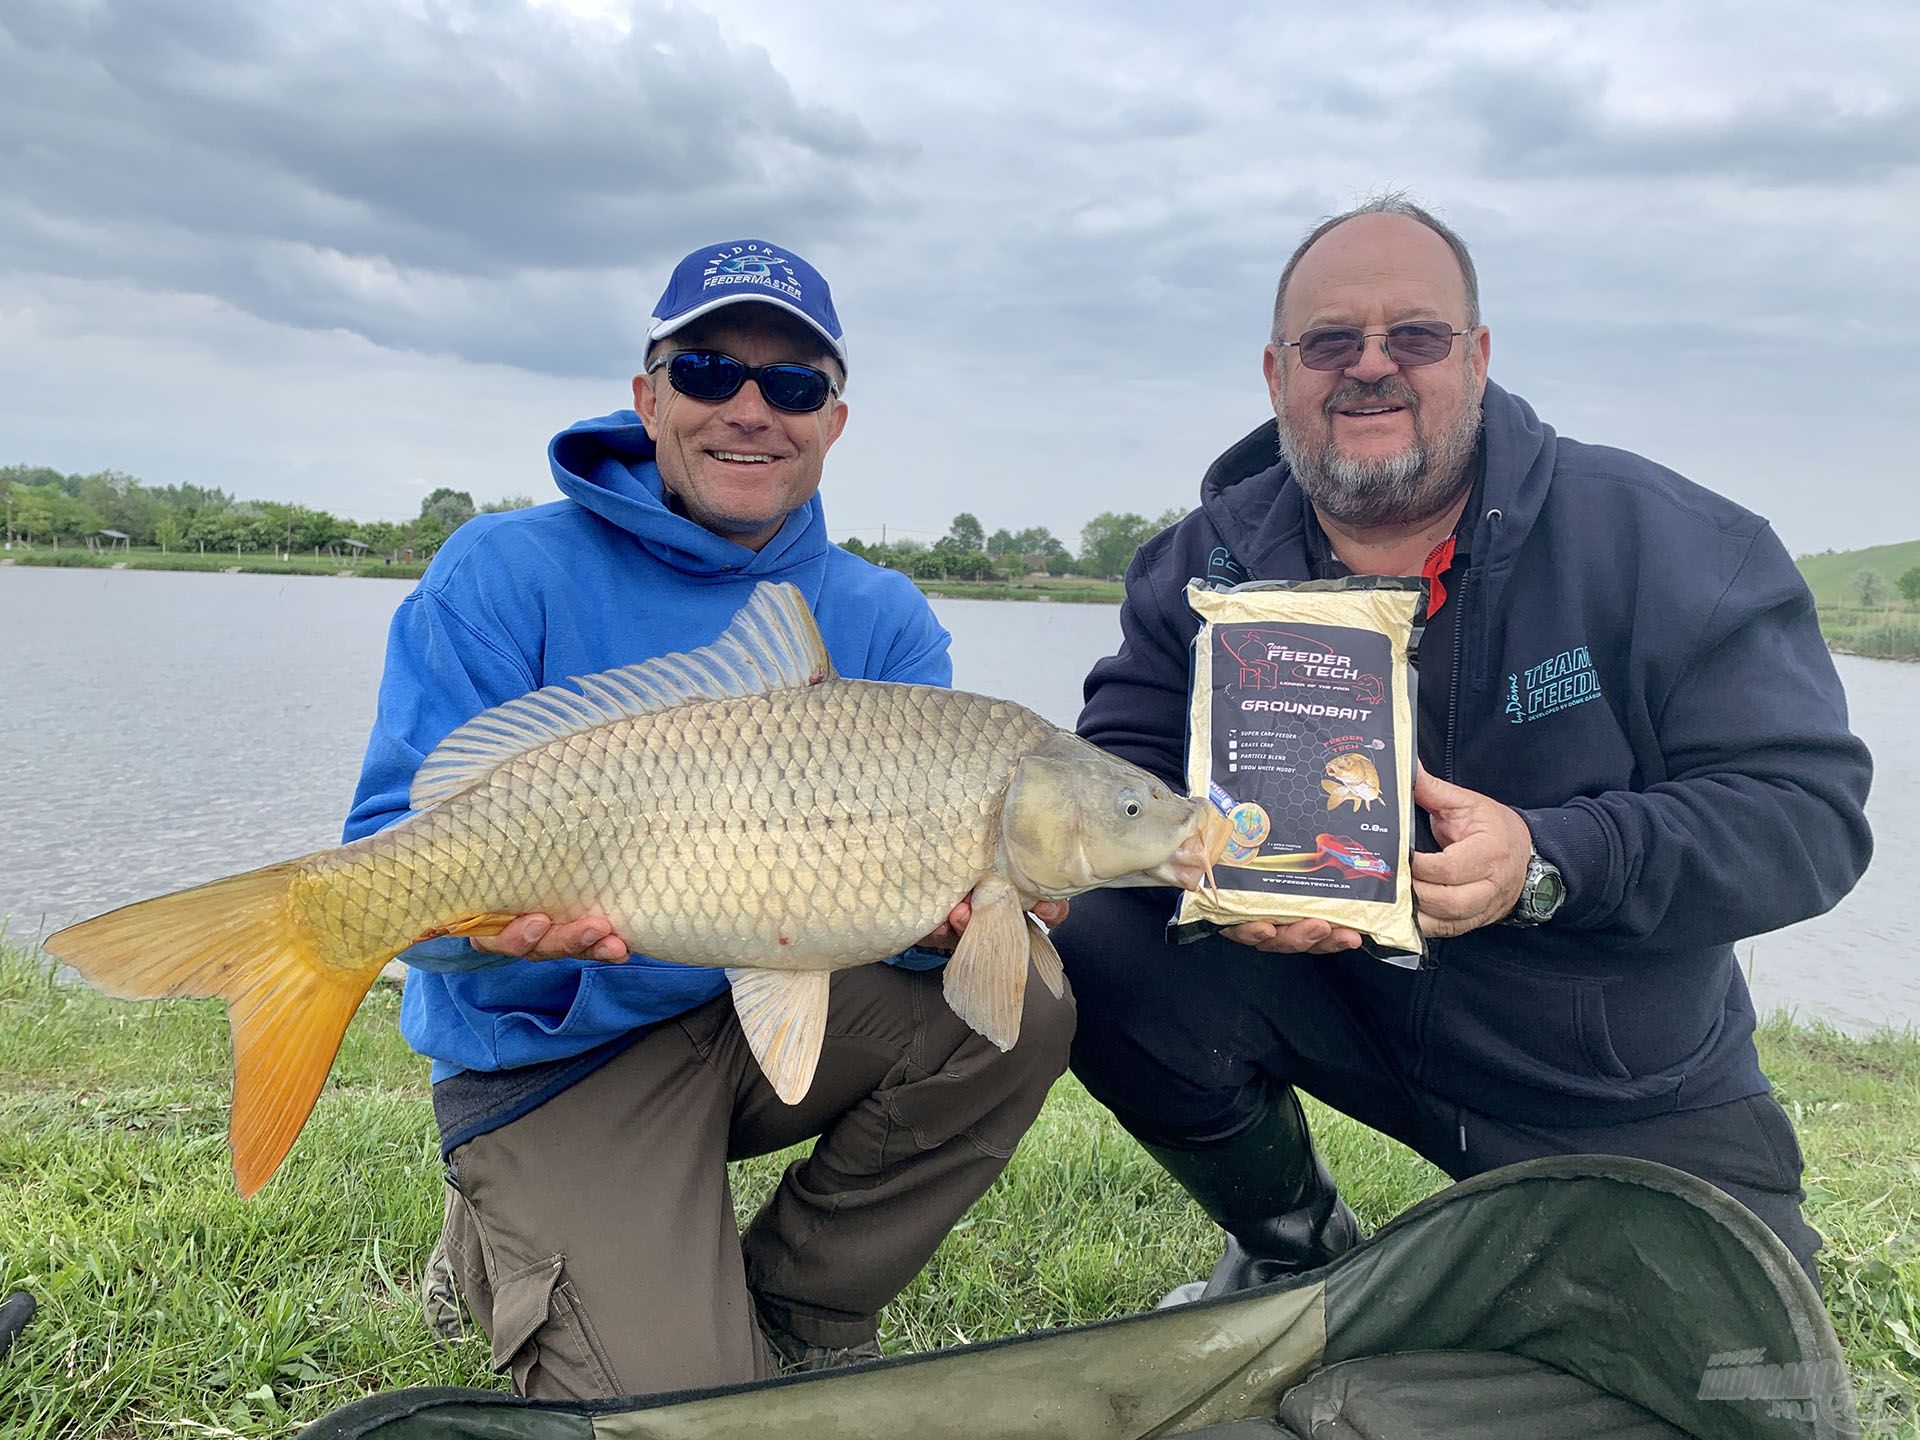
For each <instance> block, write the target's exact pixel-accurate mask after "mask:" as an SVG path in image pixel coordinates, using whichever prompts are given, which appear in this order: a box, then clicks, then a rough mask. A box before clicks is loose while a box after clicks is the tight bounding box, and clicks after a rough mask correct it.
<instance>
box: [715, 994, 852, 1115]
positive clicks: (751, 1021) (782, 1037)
mask: <svg viewBox="0 0 1920 1440" xmlns="http://www.w3.org/2000/svg"><path fill="white" fill-rule="evenodd" d="M831 973H832V972H830V971H827V970H728V971H727V983H728V984H730V985H731V986H732V987H733V1011H734V1014H736V1015H738V1016H739V1017H740V1029H741V1031H742V1032H743V1033H744V1034H745V1035H746V1037H747V1048H748V1049H750V1050H752V1051H753V1058H754V1059H755V1060H758V1061H759V1062H760V1073H761V1074H763V1075H765V1076H766V1077H767V1083H768V1084H769V1085H771V1086H773V1093H774V1094H776V1095H778V1096H779V1097H780V1098H781V1099H782V1100H783V1101H785V1102H786V1103H787V1104H789V1105H798V1104H799V1103H800V1102H801V1101H802V1100H803V1099H805V1098H806V1094H807V1091H808V1089H810V1088H811V1087H812V1085H813V1072H814V1069H815V1067H816V1066H818V1065H819V1063H820V1043H821V1041H822V1040H823V1039H825V1038H826V1033H827V980H828V978H829V976H830V975H831Z"/></svg>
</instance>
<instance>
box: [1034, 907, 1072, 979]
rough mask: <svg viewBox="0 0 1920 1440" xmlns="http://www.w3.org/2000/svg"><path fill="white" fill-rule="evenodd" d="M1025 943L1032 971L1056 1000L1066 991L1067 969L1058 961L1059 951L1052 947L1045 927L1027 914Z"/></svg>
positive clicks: (1051, 941)
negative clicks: (1031, 963) (1030, 951)
mask: <svg viewBox="0 0 1920 1440" xmlns="http://www.w3.org/2000/svg"><path fill="white" fill-rule="evenodd" d="M1027 944H1028V945H1029V946H1030V947H1031V949H1032V953H1033V973H1034V974H1036V975H1038V976H1039V977H1040V983H1041V984H1043V985H1045V986H1046V987H1047V993H1048V994H1049V995H1051V996H1053V998H1054V999H1056V1000H1058V999H1059V998H1060V997H1061V996H1063V995H1065V994H1066V993H1067V970H1066V967H1065V966H1064V965H1062V964H1061V963H1060V952H1059V951H1058V950H1056V949H1054V948H1053V940H1052V938H1051V937H1050V936H1049V935H1048V934H1047V931H1046V927H1045V926H1044V925H1042V924H1041V923H1040V922H1039V921H1038V920H1036V919H1034V918H1033V916H1031V915H1029V916H1027Z"/></svg>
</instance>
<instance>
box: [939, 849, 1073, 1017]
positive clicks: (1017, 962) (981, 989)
mask: <svg viewBox="0 0 1920 1440" xmlns="http://www.w3.org/2000/svg"><path fill="white" fill-rule="evenodd" d="M1028 933H1029V931H1028V927H1027V912H1026V911H1025V910H1024V909H1023V908H1022V907H1021V904H1020V897H1019V895H1018V894H1016V893H1015V891H1014V888H1013V886H1011V885H1009V884H1008V883H1007V882H1006V881H1004V880H1000V879H989V880H982V881H981V882H980V883H979V884H978V885H976V886H974V887H973V915H972V917H971V918H970V919H968V921H967V928H966V929H965V930H964V931H962V932H961V935H960V943H959V945H957V946H956V947H955V948H954V952H953V958H952V959H951V960H949V961H947V965H946V972H945V974H946V979H945V988H946V994H947V1004H948V1005H950V1006H952V1007H953V1013H954V1014H956V1015H958V1016H959V1017H960V1018H961V1019H962V1020H964V1021H966V1022H967V1024H969V1025H971V1026H972V1027H973V1028H974V1029H975V1030H977V1031H979V1032H980V1033H981V1034H982V1035H984V1036H986V1037H987V1039H989V1040H991V1041H992V1042H993V1043H994V1044H995V1045H997V1046H999V1047H1000V1048H1001V1049H1002V1050H1011V1049H1012V1048H1013V1042H1014V1041H1016V1040H1018V1039H1019V1038H1020V1009H1021V1006H1022V1005H1023V1004H1024V1003H1025V1001H1026V996H1027V956H1028V951H1029V942H1028V938H1027V937H1028ZM1047 948H1049V949H1052V946H1051V944H1049V946H1048V947H1047ZM1055 960H1056V963H1057V961H1058V957H1057V956H1056V957H1055Z"/></svg>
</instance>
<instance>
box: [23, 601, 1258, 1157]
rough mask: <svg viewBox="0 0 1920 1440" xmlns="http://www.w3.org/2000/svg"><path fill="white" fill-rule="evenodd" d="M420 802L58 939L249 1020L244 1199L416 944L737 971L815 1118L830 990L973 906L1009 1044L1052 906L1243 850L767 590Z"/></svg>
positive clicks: (1144, 788) (1052, 962)
mask: <svg viewBox="0 0 1920 1440" xmlns="http://www.w3.org/2000/svg"><path fill="white" fill-rule="evenodd" d="M573 687H577V688H573ZM409 802H410V805H411V807H412V813H410V814H409V815H408V816H407V817H406V818H405V819H403V820H401V821H400V822H398V823H397V824H395V825H392V826H390V827H388V828H387V829H385V830H382V831H380V832H379V833H378V834H375V835H369V836H367V837H365V838H364V839H360V840H356V841H353V842H352V843H350V844H347V845H343V846H340V847H339V848H337V849H333V850H324V851H320V852H317V853H315V854H312V855H307V856H304V857H302V858H300V859H297V860H289V861H285V862H283V863H281V864H278V865H270V866H267V867H266V868H264V869H260V870H253V871H249V872H247V873H245V874H242V875H235V876H230V877H228V878H227V879H224V880H215V881H213V882H212V883H210V884H207V885H201V886H198V887H196V888H194V889H191V890H183V891H179V892H177V893H175V894H172V895H163V896H160V897H159V898H157V899H153V900H146V901H142V902H140V903H138V904H135V905H129V906H125V907H123V908H121V909H119V910H115V911H112V912H110V913H108V914H105V915H102V916H99V917H97V918H95V919H92V920H86V921H82V922H81V923H79V924H77V925H72V926H69V927H67V928H66V929H64V930H61V931H59V932H58V933H56V934H55V935H53V936H52V937H51V938H49V939H48V940H47V941H46V942H45V943H46V948H47V949H48V950H49V951H51V952H52V953H53V954H54V955H55V956H56V957H57V958H58V959H60V960H62V961H64V962H65V963H66V964H68V965H71V966H72V967H73V968H74V969H76V970H78V971H79V972H80V974H81V975H83V976H84V977H85V978H86V979H87V980H88V981H89V982H91V983H92V984H93V985H94V986H95V987H96V988H98V989H100V990H103V991H105V992H106V993H108V994H110V995H118V996H122V997H127V998H137V999H154V998H159V997H163V996H215V995H217V996H220V997H222V998H223V999H225V1000H226V1002H227V1009H228V1020H229V1023H230V1026H231V1029H232V1034H233V1049H234V1091H233V1110H232V1115H231V1117H230V1121H229V1139H230V1142H231V1145H232V1150H233V1168H234V1178H235V1180H236V1182H237V1184H238V1186H239V1189H240V1191H241V1193H242V1194H252V1193H253V1192H254V1191H255V1190H257V1189H258V1188H259V1187H260V1186H261V1185H262V1184H264V1183H265V1181H266V1180H267V1178H268V1177H269V1176H270V1175H272V1173H273V1172H274V1170H275V1169H276V1168H277V1167H278V1166H279V1164H280V1162H281V1160H282V1159H283V1158H284V1157H285V1155H286V1153H287V1151H288V1149H289V1148H291V1146H292V1144H293V1141H294V1137H295V1136H296V1135H298V1134H299V1131H300V1128H301V1126H302V1125H304V1124H305V1123H306V1118H307V1116H308V1114H309V1113H310V1112H311V1111H312V1109H313V1105H314V1102H315V1100H316V1099H317V1098H318V1096H319V1092H320V1088H321V1085H322V1083H323V1082H324V1081H325V1079H326V1075H327V1071H328V1070H329V1069H330V1068H331V1066H332V1064H333V1058H334V1055H335V1053H336V1051H337V1050H338V1049H339V1046H340V1041H341V1038H342V1036H343V1035H344V1034H345V1031H346V1027H347V1023H348V1021H350V1020H351V1019H352V1018H353V1013H354V1011H355V1010H356V1009H358V1008H359V1005H360V1001H361V999H362V998H363V997H364V996H365V995H366V992H367V990H368V989H369V987H371V985H372V984H373V981H374V977H375V976H377V975H378V974H379V973H380V969H381V967H382V966H383V965H385V964H386V963H387V962H388V961H389V960H391V959H393V958H394V957H395V956H396V955H398V954H399V953H400V952H401V951H403V950H405V949H406V948H407V947H408V946H410V945H412V944H414V943H416V942H417V941H419V940H422V939H427V938H432V937H436V936H442V935H465V936H485V935H493V934H498V933H499V931H500V930H501V929H503V928H504V927H505V926H506V925H507V923H508V922H509V921H511V920H512V919H513V918H514V917H516V916H519V915H523V914H528V913H533V912H539V913H543V914H547V915H551V916H552V917H553V918H554V919H555V920H556V921H566V920H570V919H574V918H579V917H582V916H586V915H590V914H599V915H603V916H604V917H605V918H606V919H607V920H608V921H610V922H611V923H612V926H613V929H614V931H615V933H617V934H618V935H619V936H620V938H621V939H622V940H624V941H625V942H626V944H627V946H628V948H629V949H630V950H631V951H632V952H633V953H635V954H637V955H648V956H653V957H655V958H657V959H661V960H670V961H676V962H679V963H682V964H687V965H706V966H715V967H719V968H721V969H724V970H725V971H726V974H727V980H728V982H729V985H730V986H731V989H732V992H733V1000H734V1007H735V1010H736V1012H737V1013H738V1015H739V1018H740V1024H741V1028H742V1030H743V1031H744V1032H745V1035H746V1038H747V1041H748V1044H749V1046H750V1047H751V1048H752V1051H753V1054H754V1057H755V1058H756V1059H757V1060H758V1061H759V1064H760V1067H761V1070H762V1071H763V1072H764V1073H765V1074H766V1076H767V1079H768V1081H769V1083H770V1084H771V1085H772V1086H773V1088H774V1091H775V1092H776V1093H777V1094H778V1095H779V1096H780V1098H781V1099H782V1100H784V1101H786V1102H787V1103H788V1104H795V1103H798V1101H799V1100H800V1099H801V1098H802V1097H803V1096H804V1095H805V1094H806V1092H807V1089H808V1087H809V1086H810V1085H811V1083H812V1080H813V1072H814V1067H815V1065H816V1063H817V1061H818V1059H819V1054H820V1044H821V1040H822V1037H823V1034H824V1030H825V1024H826V1012H827V982H828V976H829V975H830V974H831V972H832V971H834V970H836V969H844V968H847V967H849V966H854V965H863V964H868V963H871V962H874V961H878V960H883V959H886V958H887V957H889V956H892V955H896V954H898V953H899V952H900V951H902V950H904V949H906V948H907V947H908V946H909V945H911V944H913V942H914V941H916V940H918V939H920V938H922V937H923V936H925V935H928V934H930V933H931V932H932V931H933V930H935V929H936V928H937V927H938V926H939V925H940V924H941V923H942V922H943V921H944V920H945V919H946V918H947V914H948V912H949V911H950V910H951V909H952V908H953V906H954V905H955V904H956V903H957V902H958V901H959V900H961V899H962V898H964V897H967V896H968V895H971V897H972V905H973V913H972V918H971V919H970V920H969V922H968V924H967V928H966V930H965V932H964V933H963V934H962V935H961V937H960V941H959V945H958V947H957V948H956V949H955V951H954V953H953V956H952V958H951V959H950V960H949V961H948V962H947V964H946V967H945V980H944V986H945V993H946V996H947V1000H948V1003H949V1004H950V1005H952V1007H953V1009H954V1011H955V1012H956V1013H957V1014H959V1015H960V1016H961V1018H963V1019H964V1020H966V1021H967V1023H968V1024H970V1025H971V1026H973V1028H974V1029H975V1030H977V1031H979V1032H980V1033H981V1034H982V1035H984V1036H986V1037H987V1038H988V1039H989V1040H991V1041H993V1042H994V1043H995V1044H996V1045H998V1046H1000V1048H1001V1049H1003V1050H1004V1049H1007V1048H1010V1047H1011V1046H1012V1045H1013V1043H1014V1041H1015V1040H1016V1038H1017V1037H1018V1034H1019V1024H1020V1012H1021V1005H1022V1002H1023V999H1024V996H1025V988H1026V977H1027V970H1028V965H1029V961H1030V960H1031V963H1032V965H1033V968H1034V969H1035V970H1036V972H1037V973H1038V974H1039V975H1040V978H1041V980H1042V981H1043V982H1044V983H1045V984H1046V985H1047V986H1048V987H1049V989H1051V990H1052V992H1053V993H1054V994H1056V995H1058V994H1060V993H1062V985H1063V980H1062V974H1061V968H1060V959H1059V956H1058V955H1057V954H1056V953H1055V952H1054V949H1053V946H1052V944H1051V942H1049V941H1048V939H1047V936H1046V932H1045V931H1044V930H1042V929H1041V928H1040V926H1039V925H1038V924H1037V922H1035V921H1034V920H1033V919H1032V917H1031V916H1030V915H1029V914H1028V913H1027V912H1028V911H1029V910H1030V909H1031V908H1032V906H1033V905H1034V904H1036V903H1037V902H1038V901H1039V900H1041V899H1046V898H1054V899H1057V898H1063V897H1066V896H1069V895H1075V894H1078V893H1080V892H1081V891H1083V890H1089V889H1092V888H1093V887H1095V886H1098V885H1116V884H1117V885H1179V886H1182V887H1185V888H1188V889H1192V888H1195V887H1197V886H1199V885H1201V884H1203V883H1207V882H1208V880H1209V879H1210V876H1211V863H1212V861H1213V859H1214V858H1215V857H1216V856H1217V855H1218V854H1219V852H1220V850H1221V848H1222V847H1223V846H1224V844H1225V838H1226V829H1227V827H1226V823H1225V822H1224V821H1223V820H1221V819H1220V818H1219V816H1218V815H1217V814H1215V812H1214V811H1213V809H1212V807H1211V806H1207V805H1203V804H1200V803H1199V802H1197V801H1194V800H1190V799H1187V798H1185V797H1182V796H1178V795H1175V794H1173V793H1172V792H1171V791H1169V790H1168V789H1167V787H1166V786H1164V785H1163V784H1161V783H1160V782H1159V781H1158V780H1156V779H1154V778H1153V777H1152V776H1151V775H1148V774H1147V773H1146V772H1145V771H1143V770H1140V769H1138V768H1137V767H1135V766H1133V765H1129V764H1127V763H1126V762H1125V761H1122V760H1118V759H1115V758H1114V757H1112V756H1110V755H1107V754H1105V753H1104V752H1103V751H1100V750H1098V749H1095V748H1094V747H1093V746H1091V745H1089V744H1087V743H1086V742H1085V741H1083V740H1081V739H1079V738H1078V737H1076V736H1074V735H1073V734H1071V733H1069V732H1067V731H1065V730H1062V729H1060V728H1058V727H1057V726H1055V725H1052V724H1050V723H1049V722H1047V721H1046V720H1043V719H1042V718H1041V717H1040V716H1038V715H1036V714H1034V713H1033V712H1032V711H1030V710H1027V709H1025V708H1023V707H1021V706H1019V705H1015V704H1012V703H1010V702H1008V701H1004V700H995V699H992V698H989V697H987V696H983V695H973V694H968V693H966V692H964V691H958V690H942V689H938V688H935V687H932V686H926V685H899V684H889V683H884V682H877V681H864V680H845V679H841V678H839V677H837V676H835V675H834V673H833V666H832V662H831V661H830V660H829V659H828V658H827V652H826V646H825V644H824V642H823V641H822V640H821V638H820V632H819V630H818V629H817V628H816V626H815V625H814V621H813V615H812V613H811V611H809V610H808V608H807V604H806V601H805V600H804V599H803V598H802V597H801V594H800V592H799V591H798V590H797V589H795V588H794V587H793V586H791V585H784V584H771V583H763V584H761V585H759V586H758V587H756V588H755V590H754V593H753V597H752V599H751V600H750V601H749V602H748V603H747V605H746V606H745V607H744V608H743V609H742V610H741V611H740V613H739V614H738V615H737V616H736V617H735V618H734V621H733V623H732V624H731V625H730V626H729V627H728V629H727V630H726V632H725V633H724V634H723V635H722V636H721V637H720V638H719V639H718V640H716V641H715V642H714V643H713V644H712V645H710V646H707V647H705V648H704V649H701V650H696V651H691V652H688V653H686V654H677V655H667V656H662V657H660V658H659V659H656V660H649V661H646V662H644V663H641V664H638V665H630V666H627V667H624V668H622V669H618V670H610V671H607V672H605V673H603V674H600V675H593V676H587V677H584V678H580V679H577V680H575V681H574V682H573V685H572V686H571V687H570V686H563V685H552V686H548V687H547V688H545V689H543V690H538V691H535V692H533V693H532V694H530V695H526V696H522V697H521V698H520V699H517V700H514V701H511V702H509V703H507V704H505V705H502V706H499V707H497V708H496V709H493V710H489V711H486V712H485V713H483V714H481V715H479V716H477V717H476V718H475V719H473V720H471V721H469V722H468V723H467V724H466V725H464V726H462V727H461V728H460V729H458V730H456V731H455V732H454V733H453V734H452V735H450V736H448V737H447V739H446V740H445V741H444V742H442V743H441V745H440V746H439V748H438V749H436V750H435V751H434V752H433V754H432V755H430V756H429V757H428V758H427V760H426V761H425V762H424V763H423V764H422V765H421V767H420V770H419V773H418V774H417V775H416V776H415V778H414V782H413V789H412V793H411V795H410V796H409ZM474 958H475V964H476V968H478V967H479V966H481V965H485V964H490V963H500V962H499V961H497V959H495V958H494V957H488V956H485V955H481V954H479V953H477V952H476V955H475V957H474Z"/></svg>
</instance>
